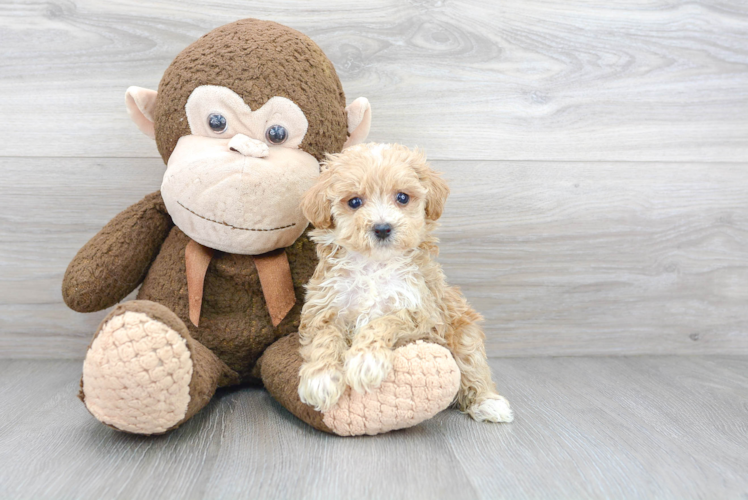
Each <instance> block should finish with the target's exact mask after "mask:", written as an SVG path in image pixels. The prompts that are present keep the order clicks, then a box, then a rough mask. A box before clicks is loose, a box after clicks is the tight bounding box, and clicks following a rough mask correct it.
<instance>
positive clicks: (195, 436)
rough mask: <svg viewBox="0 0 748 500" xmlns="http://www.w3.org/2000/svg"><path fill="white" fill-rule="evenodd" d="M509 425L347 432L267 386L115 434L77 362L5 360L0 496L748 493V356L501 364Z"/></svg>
mask: <svg viewBox="0 0 748 500" xmlns="http://www.w3.org/2000/svg"><path fill="white" fill-rule="evenodd" d="M492 368H493V371H494V374H495V377H496V379H497V380H499V381H500V386H501V388H502V392H503V393H504V394H506V396H507V397H508V398H509V399H510V400H511V401H512V403H513V405H514V407H515V409H516V411H517V418H516V420H515V422H514V423H512V424H505V425H503V424H479V423H476V422H473V421H472V420H470V419H469V418H468V417H467V416H465V415H462V414H460V413H458V412H457V411H454V410H448V411H445V412H442V413H441V414H439V415H438V416H437V417H436V418H434V419H432V420H430V421H428V422H426V423H424V424H422V425H420V426H417V427H415V428H412V429H408V430H405V431H401V432H395V433H391V434H386V435H383V436H376V437H367V438H337V437H332V436H328V435H325V434H322V433H320V432H317V431H315V430H313V429H311V428H310V427H308V426H306V425H304V424H302V423H301V422H300V421H298V420H296V419H295V418H294V417H292V416H291V415H290V414H289V413H287V412H286V411H285V410H283V409H282V408H281V407H280V406H279V405H278V404H277V403H275V402H274V401H273V400H272V399H271V398H270V397H269V395H268V394H267V393H266V392H265V391H263V390H259V389H241V390H234V391H225V392H222V393H221V394H220V396H219V397H218V398H216V399H215V400H214V401H213V402H212V403H211V404H210V405H209V406H208V407H207V408H206V409H204V410H203V411H201V412H200V413H199V414H198V415H197V416H196V417H195V418H193V419H192V420H191V421H190V422H188V423H187V424H185V425H184V426H183V427H181V428H180V429H177V430H176V431H174V432H172V433H170V434H167V435H165V436H156V437H138V436H132V435H127V434H123V433H119V432H116V431H114V430H112V429H109V428H107V427H105V426H103V425H101V424H99V423H98V422H97V421H95V420H94V418H93V417H92V416H91V415H89V414H88V413H87V412H86V410H85V408H84V406H83V405H82V404H81V403H80V402H79V401H78V400H77V399H76V398H75V393H76V391H77V384H78V377H79V374H80V363H77V362H71V361H11V362H7V363H3V364H2V365H0V497H2V498H8V499H22V498H51V497H54V498H80V499H87V498H163V499H168V498H180V499H181V498H186V499H201V498H256V499H265V498H278V499H285V498H309V499H316V498H320V499H336V498H364V499H367V498H393V499H398V498H408V499H420V498H458V497H459V498H465V499H476V498H479V499H503V498H506V499H513V498H517V499H524V498H579V499H586V498H661V499H697V498H699V499H700V498H725V499H741V500H742V499H743V498H745V497H746V495H748V476H746V474H745V471H746V470H748V451H746V450H748V425H747V424H746V423H747V422H748V377H746V373H748V357H726V356H718V357H687V356H681V357H668V356H662V357H630V358H626V357H622V358H519V359H504V360H492Z"/></svg>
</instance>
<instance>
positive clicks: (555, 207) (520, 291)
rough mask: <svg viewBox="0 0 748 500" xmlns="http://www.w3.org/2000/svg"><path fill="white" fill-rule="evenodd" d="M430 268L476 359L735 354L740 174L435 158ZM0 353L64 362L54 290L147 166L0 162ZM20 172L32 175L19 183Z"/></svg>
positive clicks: (150, 169)
mask: <svg viewBox="0 0 748 500" xmlns="http://www.w3.org/2000/svg"><path fill="white" fill-rule="evenodd" d="M433 165H434V168H436V169H437V170H440V171H443V172H445V177H446V178H447V179H448V181H449V182H450V185H451V186H452V195H451V196H450V198H449V200H448V202H447V206H446V209H445V212H444V216H443V218H442V224H443V225H442V227H441V229H440V230H439V234H440V236H441V239H442V245H441V255H440V261H441V262H442V263H443V264H444V267H445V271H446V273H447V276H448V278H449V280H450V282H451V283H452V284H455V285H458V286H460V287H461V288H462V289H463V291H464V292H465V294H466V295H467V297H468V298H469V299H470V301H471V302H472V304H473V305H474V306H475V307H476V308H477V309H478V310H479V311H481V312H482V313H483V314H484V315H485V316H486V323H485V327H486V332H487V335H488V339H487V347H488V352H489V354H491V355H500V356H526V355H538V354H541V355H584V354H657V353H660V354H668V353H670V354H719V353H722V354H748V307H746V303H748V204H747V203H746V192H745V186H746V185H748V169H746V165H730V164H707V165H705V164H670V163H660V164H648V163H632V164H617V163H612V164H605V163H534V162H446V161H436V162H434V163H433ZM0 171H2V172H3V178H2V180H0V182H2V183H4V184H2V185H0V187H1V188H2V191H3V196H2V197H0V357H5V358H12V357H21V358H39V357H42V358H58V357H62V358H80V357H82V356H83V354H84V353H85V348H86V346H87V345H88V342H89V340H90V338H91V335H92V334H93V332H94V331H95V329H96V326H97V325H98V323H99V321H101V319H103V317H104V315H105V312H101V313H95V314H78V313H74V312H72V311H70V310H68V309H67V308H66V306H65V305H64V304H63V302H62V298H61V294H60V283H61V281H62V275H63V273H64V271H65V268H66V267H67V264H68V262H69V261H70V260H71V259H72V257H73V256H74V255H75V253H76V252H77V251H78V249H79V248H80V247H81V246H82V245H83V244H84V243H85V242H86V241H87V240H88V239H89V238H90V237H91V236H93V235H94V234H95V233H96V232H97V231H98V230H99V229H100V228H101V227H102V226H103V225H104V224H106V222H108V221H109V219H111V218H112V217H113V216H114V215H116V214H117V213H118V212H119V211H120V210H122V209H124V208H125V207H127V206H129V205H130V204H132V203H134V202H136V201H138V200H139V199H140V198H141V197H142V196H144V195H145V194H147V193H149V192H152V191H155V190H156V189H158V187H159V185H160V179H161V176H162V175H163V171H164V167H163V164H162V163H161V162H160V160H158V159H135V158H133V159H106V158H102V159H65V158H60V159H48V158H36V159H34V158H21V159H8V158H5V159H3V158H0ZM29 172H34V175H30V174H29Z"/></svg>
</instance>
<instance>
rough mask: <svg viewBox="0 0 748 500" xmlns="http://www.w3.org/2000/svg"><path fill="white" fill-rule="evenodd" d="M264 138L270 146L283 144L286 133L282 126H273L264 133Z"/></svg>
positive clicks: (286, 136)
mask: <svg viewBox="0 0 748 500" xmlns="http://www.w3.org/2000/svg"><path fill="white" fill-rule="evenodd" d="M265 137H266V138H267V140H268V142H270V143H271V144H283V143H284V142H286V139H287V138H288V131H287V130H286V127H284V126H283V125H273V126H272V127H270V128H268V129H267V130H266V131H265Z"/></svg>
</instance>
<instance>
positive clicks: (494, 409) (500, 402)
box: [467, 396, 514, 422]
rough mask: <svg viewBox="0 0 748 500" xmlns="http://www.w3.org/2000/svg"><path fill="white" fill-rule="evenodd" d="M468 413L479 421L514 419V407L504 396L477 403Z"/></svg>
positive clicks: (507, 420)
mask: <svg viewBox="0 0 748 500" xmlns="http://www.w3.org/2000/svg"><path fill="white" fill-rule="evenodd" d="M467 413H468V414H469V415H470V416H471V417H473V420H477V421H478V422H511V421H512V420H514V412H513V411H512V407H511V406H509V401H507V400H506V399H504V398H503V397H502V396H495V397H493V398H491V399H484V400H483V401H481V402H480V403H475V404H474V405H473V406H471V407H470V408H468V409H467Z"/></svg>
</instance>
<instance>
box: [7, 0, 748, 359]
mask: <svg viewBox="0 0 748 500" xmlns="http://www.w3.org/2000/svg"><path fill="white" fill-rule="evenodd" d="M243 17H259V18H264V19H273V20H276V21H278V22H281V23H284V24H287V25H290V26H292V27H294V28H297V29H299V30H301V31H303V32H305V33H307V34H308V35H310V36H311V37H312V38H313V39H314V40H315V41H316V42H317V43H319V44H320V46H322V48H323V49H324V50H325V51H326V52H327V54H328V55H329V56H330V58H331V59H332V60H333V62H334V63H335V65H336V68H337V69H338V72H339V74H340V77H341V79H342V80H343V84H344V87H345V89H346V93H347V95H348V97H349V99H353V98H355V97H356V96H359V95H365V96H367V97H368V98H369V99H370V100H371V101H372V104H373V106H374V126H373V130H372V135H371V138H372V139H373V140H378V141H399V142H403V143H405V144H407V145H411V146H413V145H418V146H421V147H424V148H426V150H427V151H428V153H429V155H430V157H431V158H432V159H434V160H436V161H435V162H434V164H435V166H436V167H437V168H438V169H441V170H443V171H444V172H446V174H447V177H448V178H449V179H450V181H451V183H452V186H453V192H454V194H453V196H452V199H451V200H450V202H449V205H448V207H447V211H446V214H445V217H444V221H443V222H444V227H443V229H442V232H441V234H442V238H443V242H444V244H443V251H442V261H443V262H444V264H445V267H446V269H447V272H448V274H449V276H450V278H451V280H452V282H453V283H455V284H459V285H461V286H462V287H463V288H464V290H465V291H466V293H467V295H468V296H469V297H470V299H471V300H472V301H473V303H474V305H475V306H476V307H477V308H478V309H480V310H481V311H482V312H483V313H484V314H485V315H486V318H487V322H486V327H487V331H488V334H489V342H488V343H489V352H490V353H491V354H492V355H505V356H518V355H531V354H541V355H559V354H633V353H676V354H686V353H743V354H746V353H748V170H746V168H747V167H748V163H747V160H748V154H747V153H748V5H747V4H746V3H745V2H742V1H740V0H734V1H729V2H728V1H725V2H711V1H710V2H707V1H703V2H700V1H696V2H693V1H678V0H641V1H627V2H615V3H611V2H601V1H598V2H591V1H586V2H582V1H576V2H575V1H566V0H563V1H562V0H558V1H551V0H549V1H523V2H520V1H513V2H502V3H493V2H481V1H478V0H471V1H463V2H448V1H444V2H442V1H433V2H431V1H413V2H402V1H394V0H393V1H385V2H359V3H356V2H350V1H338V2H324V3H323V2H306V1H303V2H302V1H301V0H295V1H280V0H273V1H259V2H246V1H239V0H233V1H221V2H217V1H200V2H195V1H178V2H177V1H174V2H162V1H155V2H134V1H131V0H128V1H108V2H103V1H101V2H93V1H65V0H53V1H47V2H41V1H39V2H35V1H27V2H23V3H8V2H4V3H1V4H0V137H3V141H2V143H0V356H2V357H80V356H82V354H83V351H84V349H85V346H86V345H87V343H88V339H89V338H90V335H91V333H92V332H93V330H94V328H95V326H96V324H97V323H98V321H99V320H100V319H101V317H102V314H93V315H80V314H76V313H73V312H71V311H68V310H67V309H66V308H65V306H64V305H63V303H62V300H61V297H60V291H59V288H60V281H61V278H62V273H63V272H64V269H65V266H66V265H67V262H68V261H69V260H70V258H71V257H72V256H73V255H74V254H75V252H76V250H77V249H78V248H79V247H80V245H82V244H83V243H84V242H85V241H86V240H87V239H88V238H89V237H90V236H92V235H93V234H94V233H95V232H96V231H97V230H98V229H99V228H100V227H101V226H102V225H103V224H104V223H106V221H108V220H109V219H110V218H111V217H112V216H113V215H114V214H116V213H117V212H118V211H119V210H121V209H123V208H124V207H126V206H127V205H129V204H130V203H133V202H134V201H137V200H138V199H139V198H140V197H141V196H142V195H144V194H146V193H148V192H150V191H153V190H155V189H157V188H158V185H159V179H160V176H161V174H162V172H163V165H162V164H161V162H160V159H158V158H157V153H156V149H155V146H154V145H153V144H152V143H151V142H150V141H149V140H148V139H147V138H145V137H144V136H142V135H141V134H140V133H139V132H138V131H137V129H136V128H135V127H134V126H133V125H132V124H131V123H130V122H129V119H128V117H127V114H126V112H125V110H124V106H123V97H122V96H123V92H124V89H125V88H126V87H127V86H129V85H140V86H146V87H152V88H155V87H156V85H157V84H158V80H159V78H160V76H161V74H162V72H163V70H164V69H165V68H166V66H167V65H168V64H169V62H170V61H171V59H172V58H173V57H174V55H176V54H177V53H178V52H179V51H180V50H181V49H182V48H183V47H185V46H186V45H187V44H189V43H190V42H191V41H193V40H194V39H195V38H197V37H198V36H200V35H201V34H203V33H205V32H207V31H209V30H210V29H212V28H214V27H216V26H219V25H222V24H225V23H227V22H230V21H233V20H235V19H240V18H243Z"/></svg>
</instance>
